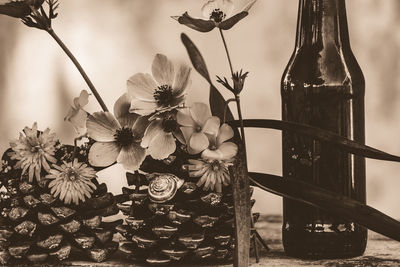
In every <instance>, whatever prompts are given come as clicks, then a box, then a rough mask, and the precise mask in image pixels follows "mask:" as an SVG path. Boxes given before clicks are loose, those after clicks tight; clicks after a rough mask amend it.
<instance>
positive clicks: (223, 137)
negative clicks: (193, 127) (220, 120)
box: [217, 123, 234, 147]
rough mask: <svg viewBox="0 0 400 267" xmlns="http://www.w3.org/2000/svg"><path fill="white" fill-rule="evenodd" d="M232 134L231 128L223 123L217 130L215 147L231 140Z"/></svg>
mask: <svg viewBox="0 0 400 267" xmlns="http://www.w3.org/2000/svg"><path fill="white" fill-rule="evenodd" d="M233 135H234V133H233V130H232V127H231V126H229V125H228V124H226V123H224V124H222V125H221V127H220V128H219V132H218V136H217V147H219V146H220V145H221V144H222V143H223V142H225V141H227V140H229V139H231V138H232V137H233Z"/></svg>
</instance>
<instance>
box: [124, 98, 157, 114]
mask: <svg viewBox="0 0 400 267" xmlns="http://www.w3.org/2000/svg"><path fill="white" fill-rule="evenodd" d="M156 109H157V103H156V101H144V100H140V99H132V102H131V107H130V109H129V112H131V113H137V114H139V115H142V116H147V115H150V114H151V113H153V112H155V111H156Z"/></svg>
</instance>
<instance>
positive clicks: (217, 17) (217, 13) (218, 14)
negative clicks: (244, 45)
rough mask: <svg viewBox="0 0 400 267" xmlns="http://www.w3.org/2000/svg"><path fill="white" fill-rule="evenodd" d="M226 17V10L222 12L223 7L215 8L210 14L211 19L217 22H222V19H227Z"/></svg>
mask: <svg viewBox="0 0 400 267" xmlns="http://www.w3.org/2000/svg"><path fill="white" fill-rule="evenodd" d="M225 17H226V14H225V13H224V12H222V11H221V9H219V8H216V9H214V10H213V11H212V12H211V15H210V19H211V20H213V21H215V22H217V23H220V22H221V21H222V20H224V19H225Z"/></svg>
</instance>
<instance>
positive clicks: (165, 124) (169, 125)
mask: <svg viewBox="0 0 400 267" xmlns="http://www.w3.org/2000/svg"><path fill="white" fill-rule="evenodd" d="M177 127H178V123H177V122H176V120H174V119H173V118H166V119H164V120H163V121H162V128H163V130H164V132H167V133H171V132H174V131H175V130H176V128H177Z"/></svg>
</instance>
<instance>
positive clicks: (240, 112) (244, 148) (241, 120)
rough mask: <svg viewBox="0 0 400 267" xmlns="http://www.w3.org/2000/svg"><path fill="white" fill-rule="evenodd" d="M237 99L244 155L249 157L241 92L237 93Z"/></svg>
mask: <svg viewBox="0 0 400 267" xmlns="http://www.w3.org/2000/svg"><path fill="white" fill-rule="evenodd" d="M235 100H236V106H237V113H238V116H239V122H240V135H241V136H242V145H243V150H244V152H245V153H244V155H245V157H246V158H247V155H246V137H245V135H244V125H243V117H242V109H241V106H240V95H239V94H235ZM246 161H247V160H246Z"/></svg>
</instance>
